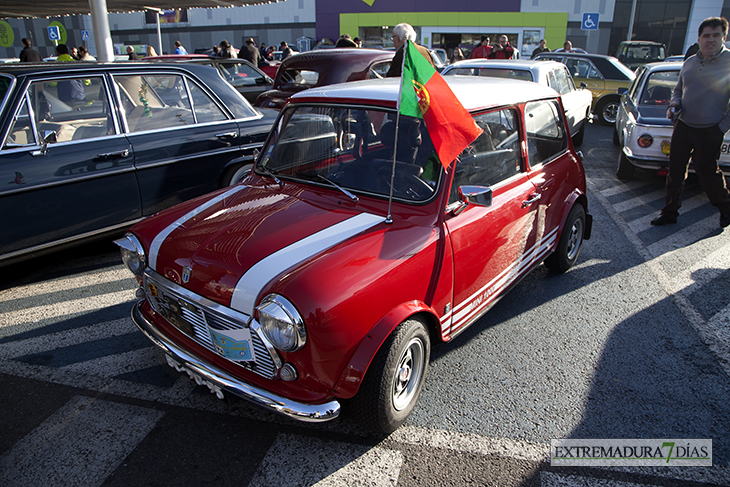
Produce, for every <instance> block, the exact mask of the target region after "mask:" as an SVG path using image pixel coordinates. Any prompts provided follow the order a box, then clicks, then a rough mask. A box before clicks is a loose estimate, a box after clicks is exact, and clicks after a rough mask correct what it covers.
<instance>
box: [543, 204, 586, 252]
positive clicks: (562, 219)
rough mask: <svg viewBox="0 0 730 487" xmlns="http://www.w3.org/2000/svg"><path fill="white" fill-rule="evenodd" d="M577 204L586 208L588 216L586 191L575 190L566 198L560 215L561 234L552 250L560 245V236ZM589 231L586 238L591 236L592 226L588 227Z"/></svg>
mask: <svg viewBox="0 0 730 487" xmlns="http://www.w3.org/2000/svg"><path fill="white" fill-rule="evenodd" d="M575 205H581V206H582V207H583V209H584V210H585V213H586V217H587V218H588V197H587V196H586V194H585V193H582V192H578V191H573V192H572V193H571V194H570V196H569V197H568V198H567V199H566V200H565V204H564V205H563V209H562V210H561V215H560V229H561V230H560V234H559V235H558V236H557V239H556V240H555V244H553V247H552V249H550V250H551V251H555V249H556V248H557V246H558V242H559V240H560V237H561V236H562V234H563V232H564V231H565V224H566V222H567V220H568V216H570V212H571V210H572V209H573V208H574V207H575ZM587 230H588V231H589V233H588V235H586V236H584V239H585V240H587V239H588V238H589V237H590V227H588V229H587Z"/></svg>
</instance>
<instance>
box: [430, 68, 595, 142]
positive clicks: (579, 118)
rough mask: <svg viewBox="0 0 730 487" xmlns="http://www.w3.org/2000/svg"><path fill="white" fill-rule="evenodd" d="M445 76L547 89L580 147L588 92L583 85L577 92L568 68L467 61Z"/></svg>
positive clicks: (588, 105) (588, 104)
mask: <svg viewBox="0 0 730 487" xmlns="http://www.w3.org/2000/svg"><path fill="white" fill-rule="evenodd" d="M441 74H443V75H444V76H488V77H492V78H507V79H516V80H520V81H532V82H534V83H539V84H541V85H544V86H549V87H550V88H552V89H554V90H555V91H557V92H558V93H560V95H561V97H562V99H563V108H565V116H566V117H567V119H568V126H569V127H570V133H571V134H572V135H573V144H575V145H581V144H582V143H583V136H584V134H585V126H586V123H587V122H588V120H590V115H591V102H592V101H593V97H592V95H591V92H590V91H588V90H586V89H584V88H585V84H582V85H581V87H580V88H579V89H576V87H575V84H574V83H573V78H572V77H571V76H570V73H569V72H568V68H567V67H566V66H565V65H564V64H563V63H558V62H553V61H530V60H505V59H501V60H500V59H466V60H464V61H457V62H455V63H453V64H451V65H449V66H447V67H446V69H444V71H443V72H442V73H441Z"/></svg>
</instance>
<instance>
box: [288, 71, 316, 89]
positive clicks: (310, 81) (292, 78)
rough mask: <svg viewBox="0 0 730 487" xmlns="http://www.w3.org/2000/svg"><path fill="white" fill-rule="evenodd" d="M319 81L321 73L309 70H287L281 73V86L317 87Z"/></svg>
mask: <svg viewBox="0 0 730 487" xmlns="http://www.w3.org/2000/svg"><path fill="white" fill-rule="evenodd" d="M317 81H319V73H318V72H316V71H310V70H307V69H302V70H299V69H287V70H286V71H284V72H283V73H281V78H280V83H281V86H298V87H302V88H309V87H310V86H316V85H317Z"/></svg>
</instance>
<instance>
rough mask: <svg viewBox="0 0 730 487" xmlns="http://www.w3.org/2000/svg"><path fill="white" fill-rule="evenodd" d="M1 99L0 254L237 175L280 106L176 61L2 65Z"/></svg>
mask: <svg viewBox="0 0 730 487" xmlns="http://www.w3.org/2000/svg"><path fill="white" fill-rule="evenodd" d="M0 100H2V105H1V106H2V112H0V134H1V135H0V137H1V138H2V145H1V146H0V181H2V182H3V184H0V211H1V212H2V213H3V215H4V216H3V228H2V232H0V263H8V262H10V261H12V260H17V259H20V258H24V257H29V256H34V255H37V254H38V253H40V252H42V251H46V250H49V249H55V248H58V247H59V246H62V245H66V244H72V243H76V242H79V241H81V240H85V239H90V238H98V237H103V236H105V235H107V234H109V233H117V234H121V233H123V232H124V231H125V230H126V229H127V228H129V227H130V226H131V225H132V224H133V223H135V222H137V221H139V220H140V219H141V218H142V217H144V216H147V215H151V214H152V213H155V212H157V211H159V210H162V209H164V208H167V207H168V206H172V205H174V204H176V203H180V202H182V201H185V200H188V199H190V198H192V197H195V196H198V195H201V194H204V193H207V192H210V191H212V190H214V189H217V188H220V187H224V186H228V185H229V184H231V183H232V182H236V181H237V180H238V179H240V178H241V177H242V175H243V174H245V173H246V172H247V171H248V170H250V167H251V166H252V162H253V153H254V151H255V150H256V149H259V148H261V146H262V145H263V142H264V141H265V139H266V136H267V135H268V132H269V130H270V129H271V125H272V122H273V120H274V118H275V115H276V113H275V112H272V111H266V110H257V109H254V108H253V107H251V105H250V104H249V103H248V102H247V101H246V100H245V99H244V98H243V97H242V96H241V95H240V94H239V93H238V92H237V91H236V90H234V89H233V88H232V87H231V86H230V85H229V84H227V83H226V82H224V81H223V80H222V79H221V77H220V76H218V74H217V73H216V72H215V70H213V69H211V68H209V67H206V66H197V65H183V64H181V63H176V64H172V65H165V64H154V65H153V64H149V63H139V62H135V63H123V64H116V63H115V64H97V63H89V62H85V63H84V62H81V63H70V62H69V63H47V64H42V65H41V64H35V65H30V64H29V65H23V64H19V65H4V66H2V68H0ZM191 100H192V101H193V102H194V103H193V104H192V105H193V106H191Z"/></svg>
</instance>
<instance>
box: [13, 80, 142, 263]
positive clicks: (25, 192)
mask: <svg viewBox="0 0 730 487" xmlns="http://www.w3.org/2000/svg"><path fill="white" fill-rule="evenodd" d="M21 86H22V88H21V90H20V91H19V92H18V93H17V96H16V97H15V101H14V102H13V103H12V104H9V105H8V106H6V110H10V113H8V115H9V116H8V117H4V119H5V120H8V122H7V124H6V127H3V132H2V134H3V137H4V138H3V141H2V148H1V149H0V180H1V181H2V182H3V183H4V184H0V212H2V214H3V225H2V232H0V255H5V256H6V257H7V256H9V255H11V254H16V253H23V252H26V251H28V250H29V249H41V248H44V247H47V246H50V245H53V244H55V243H60V242H64V241H69V240H73V239H75V238H77V237H79V236H91V235H93V234H95V233H99V232H102V231H106V230H110V229H113V228H122V227H124V226H127V225H129V224H130V223H131V222H133V221H135V220H136V219H138V218H140V217H141V216H142V215H141V206H140V199H139V191H138V188H137V181H136V178H135V175H134V165H133V162H134V158H133V152H132V148H131V146H130V145H129V142H128V141H127V139H126V138H125V137H124V136H123V135H122V134H121V133H120V131H119V125H118V119H117V118H116V117H115V116H114V111H113V110H112V109H111V107H113V106H114V105H113V104H112V103H111V98H110V84H109V82H108V79H107V78H106V77H104V76H102V75H99V74H94V75H93V76H73V75H71V74H62V75H56V76H51V77H45V78H42V79H37V80H34V81H31V82H29V83H27V84H25V85H24V86H23V84H22V83H21ZM44 136H45V137H46V138H47V143H44V141H43V140H42V138H43V137H44Z"/></svg>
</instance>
